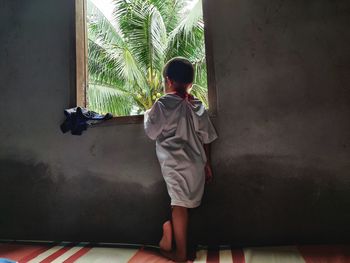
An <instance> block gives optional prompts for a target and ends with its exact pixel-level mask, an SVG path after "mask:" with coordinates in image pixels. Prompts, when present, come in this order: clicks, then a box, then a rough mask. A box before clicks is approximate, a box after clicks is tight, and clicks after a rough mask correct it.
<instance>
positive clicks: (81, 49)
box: [75, 0, 217, 125]
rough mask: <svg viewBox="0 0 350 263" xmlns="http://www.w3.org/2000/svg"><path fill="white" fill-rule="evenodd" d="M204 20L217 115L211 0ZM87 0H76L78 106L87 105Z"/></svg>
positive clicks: (129, 120) (119, 120) (131, 120)
mask: <svg viewBox="0 0 350 263" xmlns="http://www.w3.org/2000/svg"><path fill="white" fill-rule="evenodd" d="M202 3H203V6H202V9H203V21H204V39H205V40H204V41H205V57H206V65H207V83H208V103H209V115H210V116H211V117H216V115H217V92H216V81H215V69H214V58H213V47H212V33H211V27H210V26H211V23H210V20H209V15H208V8H209V0H203V2H202ZM86 5H87V3H86V0H75V48H76V53H75V55H76V89H75V92H76V101H75V104H76V106H79V107H86V103H87V99H86V90H87V88H88V69H87V48H88V47H87V28H86V12H87V11H86V10H87V8H86ZM143 116H144V115H143V114H142V115H131V116H120V117H119V116H116V117H113V119H111V120H109V121H106V122H105V124H104V125H110V124H135V123H142V122H143Z"/></svg>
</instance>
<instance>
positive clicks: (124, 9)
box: [76, 0, 216, 123]
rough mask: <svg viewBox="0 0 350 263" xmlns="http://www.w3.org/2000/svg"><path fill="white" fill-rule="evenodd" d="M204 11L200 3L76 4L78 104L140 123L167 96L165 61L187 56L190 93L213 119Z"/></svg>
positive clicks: (88, 0) (83, 0) (118, 0)
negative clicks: (192, 71) (190, 65)
mask: <svg viewBox="0 0 350 263" xmlns="http://www.w3.org/2000/svg"><path fill="white" fill-rule="evenodd" d="M202 6H204V8H203V9H204V10H203V11H204V12H202ZM205 6H206V4H205V2H204V3H202V0H190V1H189V0H180V1H179V0H177V1H175V0H76V68H77V70H76V73H77V76H76V82H77V83H76V97H77V105H78V106H81V107H87V108H88V109H90V110H93V111H96V112H99V113H106V112H111V113H112V114H113V115H114V116H116V117H117V118H114V119H115V120H118V121H119V122H125V123H133V122H139V121H141V120H142V118H143V115H142V114H143V112H144V111H145V110H147V109H148V108H150V107H151V106H152V105H153V103H154V101H155V100H156V99H158V98H159V97H160V96H162V95H163V80H162V74H161V73H162V68H163V66H164V64H165V62H166V61H167V60H168V59H170V58H172V57H174V56H183V57H186V58H188V59H190V60H191V62H192V63H193V65H194V67H195V71H196V77H195V81H194V85H193V88H192V90H191V93H192V94H194V95H195V96H197V97H198V98H200V99H201V100H202V101H203V102H204V103H205V104H206V106H207V107H209V111H210V113H211V114H212V115H213V114H215V112H216V91H215V79H214V68H213V61H212V54H211V45H210V44H211V42H210V30H209V27H208V24H209V23H208V21H207V20H205V24H206V26H205V30H204V22H203V13H204V17H205Z"/></svg>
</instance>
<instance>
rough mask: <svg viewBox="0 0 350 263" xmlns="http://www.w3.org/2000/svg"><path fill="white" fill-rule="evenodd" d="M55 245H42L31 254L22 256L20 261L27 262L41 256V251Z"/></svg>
mask: <svg viewBox="0 0 350 263" xmlns="http://www.w3.org/2000/svg"><path fill="white" fill-rule="evenodd" d="M52 247H54V246H53V245H51V246H45V247H41V248H39V249H37V250H36V251H33V252H32V253H31V254H29V255H27V256H25V257H23V258H21V259H20V260H18V263H22V262H23V263H25V262H28V261H29V260H32V259H33V258H36V257H37V256H39V255H40V254H41V253H44V252H45V251H47V250H49V249H50V248H52Z"/></svg>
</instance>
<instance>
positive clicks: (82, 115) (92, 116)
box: [60, 107, 113, 135]
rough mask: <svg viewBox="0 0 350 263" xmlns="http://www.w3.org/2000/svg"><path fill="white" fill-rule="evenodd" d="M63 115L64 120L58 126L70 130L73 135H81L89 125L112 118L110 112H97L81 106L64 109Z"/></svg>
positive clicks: (66, 130) (63, 130) (65, 130)
mask: <svg viewBox="0 0 350 263" xmlns="http://www.w3.org/2000/svg"><path fill="white" fill-rule="evenodd" d="M64 115H65V116H66V120H65V121H64V122H63V123H62V124H61V126H60V128H61V131H62V132H63V133H66V132H68V131H71V133H72V134H73V135H81V134H82V133H83V131H85V130H86V129H87V128H88V127H89V126H92V125H95V124H98V123H100V122H103V121H105V120H109V119H111V118H113V115H112V114H111V113H107V114H99V113H97V112H94V111H89V110H87V109H86V108H82V107H75V108H70V109H65V110H64Z"/></svg>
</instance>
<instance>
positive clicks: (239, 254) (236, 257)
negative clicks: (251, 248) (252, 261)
mask: <svg viewBox="0 0 350 263" xmlns="http://www.w3.org/2000/svg"><path fill="white" fill-rule="evenodd" d="M231 252H232V260H233V262H235V263H245V258H244V253H243V250H242V249H232V250H231Z"/></svg>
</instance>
